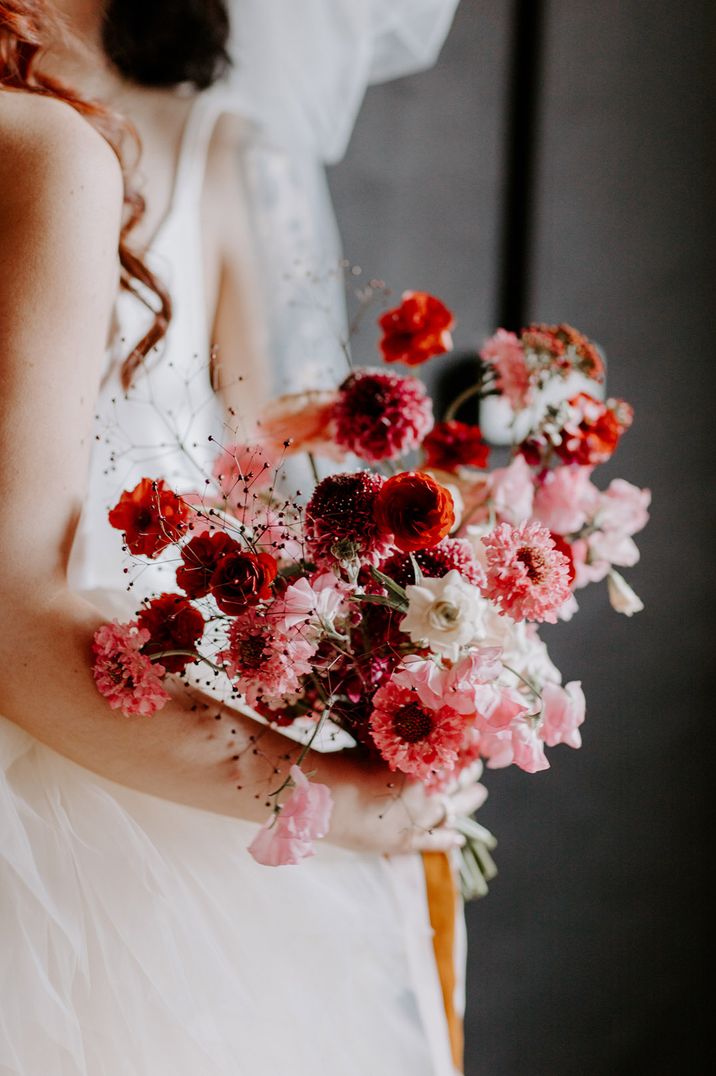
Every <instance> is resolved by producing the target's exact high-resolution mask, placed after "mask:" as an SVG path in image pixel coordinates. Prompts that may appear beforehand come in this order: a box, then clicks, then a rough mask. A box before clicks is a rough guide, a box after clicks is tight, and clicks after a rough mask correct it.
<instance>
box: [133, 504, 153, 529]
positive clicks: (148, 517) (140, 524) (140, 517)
mask: <svg viewBox="0 0 716 1076" xmlns="http://www.w3.org/2000/svg"><path fill="white" fill-rule="evenodd" d="M135 524H136V527H137V529H138V530H140V531H147V530H149V528H150V527H151V525H152V513H151V512H150V511H149V509H148V508H140V510H139V511H138V512H137V516H136V519H135Z"/></svg>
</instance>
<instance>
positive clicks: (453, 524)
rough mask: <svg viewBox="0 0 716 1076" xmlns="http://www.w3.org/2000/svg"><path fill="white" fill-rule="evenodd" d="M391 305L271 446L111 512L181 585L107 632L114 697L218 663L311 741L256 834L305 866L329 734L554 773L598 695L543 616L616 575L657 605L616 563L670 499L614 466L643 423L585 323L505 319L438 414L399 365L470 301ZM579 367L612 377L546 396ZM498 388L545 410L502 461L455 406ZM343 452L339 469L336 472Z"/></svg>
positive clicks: (471, 829)
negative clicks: (317, 751) (378, 362)
mask: <svg viewBox="0 0 716 1076" xmlns="http://www.w3.org/2000/svg"><path fill="white" fill-rule="evenodd" d="M379 324H380V327H381V330H382V336H381V339H380V342H379V348H380V352H381V354H382V358H383V365H382V366H381V367H377V368H361V369H353V368H351V370H350V372H349V374H348V376H347V377H346V379H345V380H344V381H343V383H342V384H341V385H340V386H339V387H337V388H335V389H328V390H320V391H315V392H307V393H302V394H298V395H294V396H288V397H283V398H281V399H279V400H276V401H273V402H272V403H271V404H270V405H269V406H268V407H267V408H266V410H265V412H264V414H263V415H262V417H261V419H260V421H259V422H258V424H257V427H256V432H255V437H253V438H252V439H251V441H250V442H247V443H241V444H231V445H227V446H224V447H222V448H221V451H219V452H218V453H217V457H216V463H215V466H214V470H213V473H212V474H210V475H207V476H206V488H205V490H204V491H202V493H201V494H198V493H196V492H193V491H175V490H173V489H170V488H169V487H168V486H167V485H166V483H165V481H163V480H162V479H161V478H160V477H155V478H151V479H150V478H145V479H143V480H142V481H141V482H140V483H139V484H138V485H137V486H136V488H134V489H133V490H131V491H127V492H125V493H123V494H122V496H121V498H120V500H119V503H118V504H117V505H116V506H115V507H114V508H113V509H112V510H111V512H110V515H109V520H110V523H111V524H112V526H113V527H116V528H117V529H118V530H120V531H122V532H123V535H124V542H125V546H126V549H127V550H128V551H129V553H130V554H132V555H134V556H136V557H139V558H149V559H154V558H160V557H161V558H167V559H169V558H172V557H173V558H174V560H175V563H176V591H175V592H172V593H163V594H158V595H156V596H154V597H152V598H150V599H148V600H147V601H145V603H144V604H143V606H142V608H141V609H140V610H139V612H138V614H137V617H136V619H135V620H133V621H132V622H131V623H127V624H119V623H117V622H114V623H112V624H107V625H104V626H103V627H101V628H100V629H99V630H98V631H97V633H96V635H95V639H94V676H95V680H96V684H97V687H98V689H99V691H100V692H101V694H102V695H104V696H105V698H106V699H107V701H108V702H109V705H110V706H111V707H114V708H117V709H119V710H121V711H122V712H123V713H124V714H125V715H145V716H150V715H151V714H152V713H154V712H155V711H156V710H158V709H159V708H160V707H161V706H163V705H164V703H165V702H166V701H167V699H168V698H169V693H168V691H167V685H166V680H167V677H169V676H176V675H183V676H187V675H189V674H190V671H191V669H190V667H191V666H194V665H195V663H199V664H200V665H202V666H204V667H208V668H209V669H210V670H211V671H212V674H213V676H214V677H215V678H217V679H221V680H222V681H223V682H224V683H225V684H226V685H228V689H229V693H230V695H231V696H232V697H233V699H234V700H235V704H236V705H237V706H240V707H243V708H244V709H246V710H248V712H250V713H251V714H252V715H253V716H255V717H257V718H259V719H260V720H261V721H263V722H265V723H268V724H270V725H271V726H273V727H279V728H282V729H284V730H285V731H286V732H287V733H288V734H290V735H293V736H294V737H295V738H300V739H301V742H302V747H301V750H300V752H299V755H298V758H297V760H296V763H295V765H293V767H292V768H291V770H290V775H289V776H288V777H287V778H286V780H285V781H283V782H282V783H281V784H280V785H279V787H277V788H275V789H274V790H273V791H272V792H271V793H270V797H271V801H272V803H273V810H272V812H271V815H270V817H269V818H268V819H267V820H266V823H265V825H264V826H263V827H262V828H261V829H260V830H259V832H258V835H257V836H256V838H255V839H254V841H253V842H252V844H251V846H250V849H249V850H250V852H251V853H252V855H253V856H254V858H255V859H256V860H258V861H259V862H260V863H265V864H274V865H275V864H282V863H296V862H298V861H299V860H301V859H302V858H303V857H305V856H307V855H311V854H312V853H313V851H314V841H315V840H316V839H318V838H320V837H322V836H325V834H326V833H327V831H328V829H329V826H330V813H331V795H330V792H329V790H328V789H327V788H326V787H325V786H323V785H320V784H317V783H315V782H311V781H310V780H309V777H310V774H306V773H304V772H303V770H302V769H301V764H302V763H303V761H304V760H305V758H306V757H307V754H308V750H309V748H310V747H311V746H312V745H314V744H316V743H317V742H318V740H317V738H318V737H320V735H324V736H325V734H326V733H327V734H328V735H329V736H330V737H334V738H342V739H341V743H342V744H345V745H347V746H349V747H351V748H352V749H353V750H354V751H356V752H360V753H362V755H363V756H364V757H365V758H366V759H382V760H383V761H384V762H385V763H386V764H387V766H388V767H390V769H391V770H393V771H395V773H396V775H400V776H398V777H396V781H397V782H398V785H399V782H400V780H408V779H410V780H417V781H420V782H423V783H424V785H425V786H426V788H427V789H428V790H429V791H430V792H433V793H435V794H437V795H439V794H440V793H441V792H444V791H445V790H448V789H450V788H451V786H453V785H454V784H455V783H456V782H457V781H459V780H460V779H461V777H462V779H463V780H464V779H466V775H467V779H469V778H470V777H471V779H473V780H475V779H476V778H477V776H479V772H480V769H481V766H482V761H483V760H484V762H485V763H486V765H487V766H488V767H493V768H494V767H503V766H508V765H512V764H514V765H516V766H518V767H519V768H521V769H522V770H525V771H526V772H528V773H535V772H537V771H539V770H544V769H546V768H548V766H549V761H548V759H547V755H546V752H545V748H546V747H550V748H551V747H555V746H556V745H557V744H567V745H569V746H570V747H574V748H576V747H579V746H580V744H581V738H580V726H581V724H582V722H583V720H584V711H585V701H584V696H583V694H582V690H581V686H580V683H579V682H578V681H573V682H570V683H567V684H566V685H562V682H561V675H560V673H559V671H558V670H557V669H556V668H555V666H554V665H553V664H552V662H551V661H550V659H549V656H548V653H547V649H546V647H545V644H544V642H543V641H542V640H541V638H540V636H539V634H538V625H539V624H540V623H542V622H547V623H554V622H556V621H557V620H558V619H563V620H566V619H569V618H570V617H571V616H572V615H573V613H574V612H575V610H576V608H577V603H576V600H575V591H576V590H578V589H579V588H580V587H583V586H585V585H586V584H587V583H589V582H595V581H599V580H603V579H605V578H606V580H607V583H608V587H609V596H610V600H611V602H612V605H613V606H614V607H615V609H616V610H617V611H619V612H622V613H625V614H626V615H631V614H632V613H635V612H637V611H638V610H639V609H641V607H642V606H641V603H640V601H639V599H638V598H637V597H636V595H635V594H634V593H633V591H632V590H631V589H630V588H629V586H628V585H627V583H626V582H625V580H624V579H623V577H622V576H621V575H620V574H619V572H618V571H617V570H616V569H617V568H620V567H623V566H629V565H632V564H634V563H635V562H636V560H637V559H638V550H637V548H636V546H635V544H634V541H633V537H632V536H633V535H634V533H636V532H637V531H638V530H639V529H640V528H642V527H643V526H644V524H645V523H646V521H647V518H648V516H647V507H648V504H649V499H650V498H649V493H648V491H646V490H640V489H638V488H636V487H635V486H633V485H630V484H629V483H628V482H625V481H622V480H620V479H617V480H614V481H612V482H611V484H610V485H609V487H608V488H607V489H606V490H605V491H602V490H600V489H598V488H597V486H595V485H594V484H593V482H592V473H593V470H594V467H595V466H596V465H597V464H599V463H603V462H604V461H606V460H607V459H609V458H610V456H611V455H612V453H613V452H614V450H615V448H616V446H617V444H618V441H619V439H620V437H621V436H622V434H623V433H624V431H625V430H626V429H627V428H628V426H629V425H630V423H631V419H632V411H631V408H630V407H629V405H628V404H626V403H625V402H624V401H621V400H613V399H609V400H607V401H606V402H602V401H601V399H600V398H599V397H600V395H601V391H602V389H601V383H602V382H603V378H604V368H603V364H602V360H601V357H600V354H599V352H598V350H597V349H596V348H595V346H594V345H593V344H592V343H590V342H589V341H588V340H587V339H586V338H585V337H584V336H583V335H582V334H581V333H579V332H577V331H576V330H575V329H573V328H571V327H569V326H567V325H557V326H546V325H531V326H529V327H528V328H527V329H525V330H523V331H522V332H521V333H520V334H519V335H516V334H513V333H511V332H506V331H504V330H500V331H498V332H497V334H496V335H495V336H493V337H492V338H491V339H490V340H488V341H487V343H486V344H485V345H484V347H483V349H482V351H481V355H480V357H481V361H480V363H479V364H478V365H477V367H476V369H477V376H476V379H475V383H474V385H472V386H471V387H470V388H469V389H468V390H467V391H466V392H464V393H462V394H461V396H460V397H459V398H458V400H456V401H455V404H454V405H453V406H452V407H451V408H450V409H449V411H448V413H447V415H446V417H445V420H444V421H441V422H435V421H434V417H433V411H432V403H431V400H430V398H429V396H428V393H427V391H426V388H425V386H424V385H423V383H422V382H421V381H420V380H418V379H417V378H415V377H413V376H404V375H401V374H398V373H395V372H394V371H393V370H392V369H389V364H392V363H394V362H400V363H403V364H404V365H407V366H416V365H419V364H421V363H423V362H425V361H427V360H428V359H430V358H432V357H433V356H436V355H440V354H444V353H445V352H447V351H449V350H450V348H451V337H450V330H451V328H452V325H453V318H452V315H451V314H450V312H449V310H448V309H447V308H446V307H445V306H444V305H443V304H442V303H441V302H440V301H439V300H438V299H436V298H434V297H433V296H430V295H427V294H425V293H421V292H409V293H406V294H405V295H404V296H403V298H402V302H401V303H400V305H399V306H397V307H396V308H394V309H391V310H388V311H387V312H386V313H384V314H383V316H382V317H381V318H380V320H379ZM347 357H348V358H349V361H350V356H347ZM574 373H579V374H581V375H582V377H583V378H586V379H587V383H589V382H592V383H593V385H594V394H593V395H592V394H589V393H587V392H579V393H578V394H576V395H574V396H572V397H570V398H567V399H562V400H560V401H559V402H557V403H554V402H552V403H549V404H544V406H540V399H541V398H543V395H544V398H547V395H548V394H545V391H544V390H545V388H546V387H548V386H550V385H551V386H552V387H554V385H555V384H556V383H559V381H560V380H561V381H562V382H564V383H565V384H566V381H567V379H568V378H569V377H570V376H572V375H573V374H574ZM490 395H493V396H494V395H498V396H501V397H502V398H503V399H504V400H506V401H508V403H509V406H510V408H511V411H512V413H513V414H514V416H515V417H516V418H517V417H519V416H522V417H524V415H525V414H526V413H529V415H530V416H531V417H530V422H529V429H528V432H527V434H526V435H525V436H523V437H522V438H521V439H520V441H519V443H516V444H514V445H513V448H512V457H511V460H510V462H509V463H508V464H507V466H503V467H499V468H495V469H492V470H489V469H487V462H488V453H489V448H488V446H487V444H486V443H485V441H484V440H483V438H482V435H481V433H480V430H479V428H478V427H477V426H476V425H471V424H467V423H464V422H460V421H457V420H456V418H455V417H454V416H455V414H456V413H457V409H458V407H459V406H460V405H461V404H462V403H464V402H466V400H467V399H468V398H469V397H471V396H474V397H485V396H490ZM549 398H550V399H554V393H552V394H551V396H550V397H549ZM515 428H517V425H515ZM297 453H305V454H307V456H308V458H309V459H310V461H311V465H312V467H313V473H314V476H315V483H314V488H313V489H312V491H311V492H310V495H309V496H308V498H307V500H305V501H304V500H302V499H301V498H300V497H299V496H292V495H290V494H288V493H287V492H286V491H285V490H286V486H287V481H288V480H287V479H286V477H285V470H286V463H287V457H289V456H291V455H294V454H297ZM322 461H331V464H330V466H331V467H332V468H333V473H327V474H326V475H325V477H322V478H321V477H320V473H319V470H318V467H319V465H323V466H324V469H325V463H322ZM338 465H339V467H340V469H337V466H338ZM299 734H300V735H299ZM455 824H456V825H457V826H458V828H459V829H460V830H461V832H462V833H463V834H464V836H465V839H466V843H465V846H464V848H463V857H462V859H463V862H462V881H463V890H464V892H465V893H466V895H468V896H471V895H476V894H480V893H483V892H485V890H486V880H489V879H490V878H491V877H492V875H493V874H494V864H493V863H492V860H491V857H490V850H491V849H492V847H493V846H494V843H495V842H494V838H493V837H492V836H491V834H489V832H488V831H487V830H485V829H484V827H482V826H480V825H479V824H478V823H477V822H475V821H474V820H473V819H460V820H456V821H455Z"/></svg>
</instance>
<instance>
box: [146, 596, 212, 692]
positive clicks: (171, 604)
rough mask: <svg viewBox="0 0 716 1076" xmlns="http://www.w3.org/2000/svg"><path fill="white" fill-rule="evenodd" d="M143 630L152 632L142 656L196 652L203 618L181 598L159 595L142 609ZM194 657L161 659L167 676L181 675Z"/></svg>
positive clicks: (202, 632)
mask: <svg viewBox="0 0 716 1076" xmlns="http://www.w3.org/2000/svg"><path fill="white" fill-rule="evenodd" d="M137 619H138V621H139V626H140V628H144V629H145V630H146V631H148V632H149V636H150V638H149V642H147V643H145V644H144V646H143V647H142V653H143V654H147V655H148V656H149V657H151V656H152V655H153V654H160V653H162V652H163V651H165V650H193V649H194V648H195V647H196V644H197V643H198V642H199V640H200V639H201V637H202V635H203V634H204V617H203V616H202V615H201V613H200V612H199V610H198V609H197V608H195V606H193V605H192V604H191V602H189V601H187V599H186V598H185V597H184V596H183V595H182V594H160V595H159V597H158V598H154V599H152V601H151V602H150V603H149V605H148V606H147V607H146V608H144V609H142V610H141V611H140V613H139V616H138V618H137ZM190 661H192V658H191V657H187V656H184V655H182V654H174V655H172V656H171V657H162V658H161V663H162V665H163V666H164V668H165V669H166V670H167V672H174V673H178V672H181V671H182V670H183V669H185V668H186V666H187V665H188V664H189V662H190Z"/></svg>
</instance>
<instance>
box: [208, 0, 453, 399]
mask: <svg viewBox="0 0 716 1076" xmlns="http://www.w3.org/2000/svg"><path fill="white" fill-rule="evenodd" d="M456 7H457V0H390V2H389V3H385V2H382V0H368V2H366V0H362V2H360V3H356V2H355V0H301V3H297V2H296V0H231V3H230V11H231V21H232V45H231V52H232V56H233V60H234V66H233V70H232V72H231V74H230V76H229V78H228V81H227V83H226V85H225V86H224V87H222V88H221V90H220V91H219V92H221V93H223V94H225V95H227V97H228V107H230V108H231V110H232V111H235V112H237V113H239V114H240V115H242V116H244V117H245V118H247V119H248V120H249V121H251V122H250V128H249V134H248V135H247V138H246V143H245V146H244V151H243V172H244V179H245V185H246V194H247V197H248V200H249V212H250V217H251V221H252V225H253V228H254V231H255V236H256V245H257V251H258V257H259V260H260V262H261V265H262V270H263V292H264V302H265V306H266V317H267V323H268V331H269V335H270V344H271V354H272V356H273V358H274V362H273V375H274V378H273V379H274V389H275V391H276V392H287V391H297V390H300V389H303V388H306V387H310V386H313V387H315V386H316V385H321V384H324V383H326V379H330V380H331V381H333V380H335V378H336V376H338V377H341V376H342V375H343V373H344V371H345V369H346V361H345V354H344V350H343V348H344V346H345V342H346V332H347V330H346V317H345V293H344V286H343V279H342V271H341V268H340V263H341V256H342V255H341V244H340V238H339V235H338V230H337V227H336V221H335V215H334V212H333V206H332V204H331V199H330V195H329V192H328V187H327V184H326V178H325V174H324V166H325V165H326V164H333V163H335V162H336V161H338V160H339V159H340V158H341V157H342V155H343V153H344V152H345V149H346V146H347V144H348V140H349V138H350V135H351V131H352V130H353V124H354V122H355V118H356V116H357V114H358V110H359V108H360V105H361V103H362V101H363V97H364V94H365V91H366V89H367V87H368V85H369V84H370V83H372V82H381V81H385V80H387V79H390V78H397V77H398V76H402V75H407V74H410V73H412V72H415V71H419V70H421V69H422V68H426V67H429V66H430V65H431V64H432V63H434V61H435V59H436V58H437V55H438V53H439V51H440V47H441V45H442V43H443V41H444V39H445V35H446V34H447V31H448V29H449V27H450V24H451V22H452V18H453V15H454V12H455V8H456Z"/></svg>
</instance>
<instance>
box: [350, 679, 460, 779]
mask: <svg viewBox="0 0 716 1076" xmlns="http://www.w3.org/2000/svg"><path fill="white" fill-rule="evenodd" d="M465 728H466V722H465V718H463V717H460V715H459V714H457V713H456V712H455V710H453V709H452V707H451V706H445V705H443V706H440V707H438V708H437V709H433V708H432V707H430V706H426V705H425V704H424V703H422V702H421V701H420V697H419V695H418V692H417V691H415V690H413V689H411V688H408V687H403V686H401V685H400V684H397V683H395V682H394V681H393V680H389V681H388V683H387V684H384V685H383V687H381V688H379V689H378V691H376V693H375V695H374V696H373V713H372V714H371V717H370V731H371V735H372V736H373V741H374V743H375V745H376V747H377V748H378V750H379V751H380V753H381V755H382V756H383V758H384V759H385V761H386V762H387V763H388V765H389V766H390V768H391V770H400V771H401V772H402V773H407V774H410V775H411V776H412V777H416V778H418V780H423V779H425V778H427V777H429V776H430V775H431V774H433V773H434V772H435V771H436V770H437V771H439V770H446V771H450V770H452V769H454V767H455V763H456V762H457V758H458V753H459V751H460V748H461V746H462V744H463V740H464V738H465Z"/></svg>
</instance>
